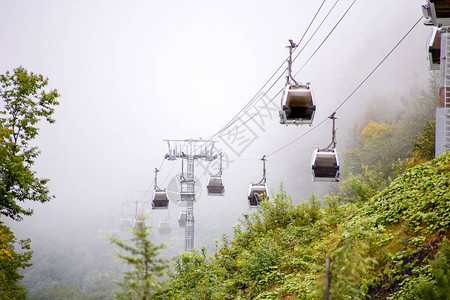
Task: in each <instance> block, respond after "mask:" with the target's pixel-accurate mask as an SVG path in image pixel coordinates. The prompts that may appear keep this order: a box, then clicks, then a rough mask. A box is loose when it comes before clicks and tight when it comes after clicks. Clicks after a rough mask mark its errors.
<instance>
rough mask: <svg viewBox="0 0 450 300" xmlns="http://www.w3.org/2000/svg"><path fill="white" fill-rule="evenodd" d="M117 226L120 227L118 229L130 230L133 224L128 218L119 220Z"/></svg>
mask: <svg viewBox="0 0 450 300" xmlns="http://www.w3.org/2000/svg"><path fill="white" fill-rule="evenodd" d="M119 226H120V229H126V228H132V227H133V222H132V221H131V219H129V218H121V219H120V225H119Z"/></svg>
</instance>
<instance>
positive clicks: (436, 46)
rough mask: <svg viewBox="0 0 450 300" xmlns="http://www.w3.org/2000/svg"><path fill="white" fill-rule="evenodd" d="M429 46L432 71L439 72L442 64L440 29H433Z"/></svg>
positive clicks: (429, 61)
mask: <svg viewBox="0 0 450 300" xmlns="http://www.w3.org/2000/svg"><path fill="white" fill-rule="evenodd" d="M427 44H428V63H429V64H430V70H439V68H440V63H441V30H440V29H439V28H437V27H434V28H433V31H432V32H431V34H430V36H429V38H428V43H427Z"/></svg>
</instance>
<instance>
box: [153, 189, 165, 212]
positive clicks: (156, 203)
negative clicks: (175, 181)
mask: <svg viewBox="0 0 450 300" xmlns="http://www.w3.org/2000/svg"><path fill="white" fill-rule="evenodd" d="M168 206H169V198H167V192H166V191H165V190H155V191H154V193H153V200H152V209H167V207H168Z"/></svg>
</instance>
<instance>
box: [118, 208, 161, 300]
mask: <svg viewBox="0 0 450 300" xmlns="http://www.w3.org/2000/svg"><path fill="white" fill-rule="evenodd" d="M138 219H139V221H138V222H137V223H136V226H135V228H133V231H132V234H133V237H132V238H131V240H130V241H129V242H127V241H122V240H120V239H119V238H117V237H114V236H110V237H109V241H110V242H111V243H113V244H115V245H117V246H119V247H120V248H121V250H122V251H123V252H122V253H119V254H118V257H119V258H120V259H121V260H122V261H124V262H125V263H126V264H127V265H129V266H130V271H127V272H125V273H124V274H123V280H122V281H121V282H115V283H116V284H117V285H119V286H120V287H121V288H122V291H120V292H117V293H116V294H115V296H116V298H117V299H142V300H146V299H150V296H151V294H152V292H153V291H155V290H157V289H158V288H161V285H160V282H159V281H158V278H160V277H161V276H163V275H164V274H165V270H166V269H167V268H168V263H167V261H166V260H165V259H161V258H158V254H159V251H160V250H161V249H163V248H165V247H166V244H154V243H152V242H151V241H150V238H149V235H150V234H149V231H148V230H149V228H150V227H148V226H146V224H145V219H146V217H145V216H144V215H143V214H141V216H140V217H139V218H138Z"/></svg>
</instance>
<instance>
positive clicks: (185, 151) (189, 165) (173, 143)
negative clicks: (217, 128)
mask: <svg viewBox="0 0 450 300" xmlns="http://www.w3.org/2000/svg"><path fill="white" fill-rule="evenodd" d="M165 141H166V142H167V145H168V146H169V152H168V153H167V154H166V156H165V158H166V159H168V160H176V159H179V158H181V159H182V164H181V175H180V199H179V201H183V202H184V204H185V209H186V211H185V212H186V214H185V215H186V223H185V228H184V237H185V243H184V245H185V247H184V248H185V251H192V249H193V248H194V223H195V219H194V202H195V200H196V198H195V177H194V165H195V160H196V159H204V160H208V161H211V160H214V159H215V158H217V155H216V156H215V155H213V149H214V143H215V142H214V141H203V140H193V139H188V140H165Z"/></svg>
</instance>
